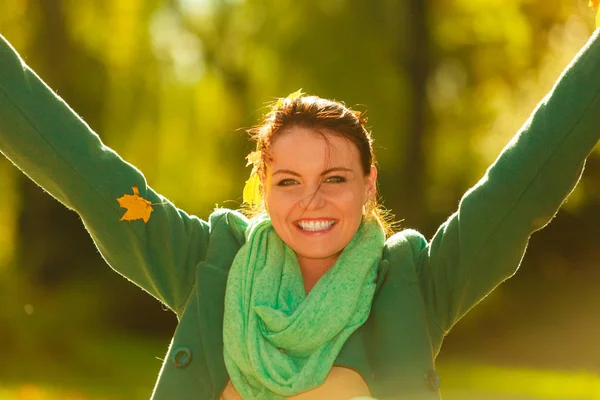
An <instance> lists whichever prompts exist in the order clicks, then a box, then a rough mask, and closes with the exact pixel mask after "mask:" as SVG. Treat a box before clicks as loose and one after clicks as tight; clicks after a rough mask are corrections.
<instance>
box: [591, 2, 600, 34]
mask: <svg viewBox="0 0 600 400" xmlns="http://www.w3.org/2000/svg"><path fill="white" fill-rule="evenodd" d="M598 5H600V0H590V2H589V6H590V7H597V8H598V9H597V10H596V28H600V7H598Z"/></svg>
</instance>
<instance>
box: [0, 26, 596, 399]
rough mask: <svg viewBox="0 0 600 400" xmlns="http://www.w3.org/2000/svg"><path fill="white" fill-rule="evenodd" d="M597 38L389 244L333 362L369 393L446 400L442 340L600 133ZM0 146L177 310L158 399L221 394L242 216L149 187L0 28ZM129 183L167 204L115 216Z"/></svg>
mask: <svg viewBox="0 0 600 400" xmlns="http://www.w3.org/2000/svg"><path fill="white" fill-rule="evenodd" d="M598 36H599V34H598V31H596V32H595V34H594V35H593V37H592V39H591V40H590V41H589V43H588V45H586V47H585V49H584V50H582V52H580V54H579V55H578V56H577V58H576V59H575V61H574V62H573V63H572V64H571V65H570V66H569V67H568V68H567V70H566V71H565V72H564V73H563V75H562V76H561V78H560V79H559V80H558V82H557V84H556V86H555V87H554V88H553V90H552V91H551V93H550V94H549V95H548V96H547V97H545V98H544V100H543V101H542V102H541V103H540V104H539V106H538V107H537V108H536V110H535V112H534V113H533V115H532V116H531V118H530V119H529V120H528V121H527V122H526V123H525V125H524V127H523V128H522V129H521V130H520V131H519V133H518V134H517V135H516V136H515V137H514V138H513V140H512V141H511V142H510V143H509V145H508V146H507V147H506V148H505V149H504V150H503V151H502V153H501V155H500V156H499V158H498V159H497V160H496V162H495V163H494V164H493V165H492V166H491V167H490V168H489V169H488V171H487V172H486V174H485V175H484V177H483V178H482V179H481V180H480V181H479V182H478V183H477V184H476V185H475V186H474V187H473V188H471V189H470V190H469V191H468V192H467V193H466V194H465V196H464V197H463V198H462V200H461V201H460V205H459V208H458V211H457V212H456V213H455V214H453V215H452V216H451V217H450V218H449V219H448V220H447V221H446V222H445V223H444V224H443V225H442V226H441V227H440V228H439V230H438V231H437V233H436V234H435V236H434V237H433V239H432V240H431V241H430V242H427V241H426V240H425V238H424V237H423V236H422V235H421V234H419V233H418V232H416V231H412V230H404V231H402V232H399V233H397V234H395V235H393V236H392V237H390V238H389V239H388V240H387V242H386V246H385V249H384V252H383V255H382V261H381V263H380V265H379V275H378V282H377V283H378V289H377V292H376V294H375V297H374V299H373V305H372V311H371V315H370V317H369V319H368V321H367V322H366V323H365V324H364V325H363V326H362V327H361V328H360V329H359V330H358V331H356V333H355V334H354V335H353V336H352V337H351V338H350V339H349V340H348V342H347V343H346V345H345V347H344V348H343V350H342V352H341V354H340V355H339V358H338V359H337V361H336V365H339V366H346V367H349V368H353V369H355V370H356V371H358V372H359V373H360V374H361V375H362V377H363V378H364V379H365V381H366V382H367V383H368V385H369V387H370V389H371V391H372V393H373V396H375V397H377V398H380V399H392V398H398V399H439V398H440V393H439V386H440V379H439V376H438V375H437V373H436V372H435V359H436V356H437V354H438V353H439V351H440V347H441V345H442V341H443V339H444V335H445V334H446V333H447V332H448V331H449V330H450V329H451V327H452V326H453V325H454V324H455V323H456V322H457V321H458V320H459V319H460V318H461V317H462V316H463V315H464V314H465V313H466V312H467V311H469V309H471V307H473V306H474V305H475V304H477V303H478V302H479V301H480V300H481V299H482V298H484V297H485V296H486V295H487V294H488V293H490V291H491V290H493V289H494V288H495V287H496V286H497V285H498V284H500V283H501V282H502V281H504V280H505V279H507V278H509V277H510V276H512V275H513V274H514V273H515V271H516V270H517V268H518V266H519V263H520V261H521V258H522V257H523V254H524V251H525V248H526V246H527V242H528V239H529V237H530V235H531V234H532V233H533V232H534V231H536V230H538V229H540V228H542V227H543V226H544V225H546V224H547V223H548V222H549V221H550V220H551V219H552V217H553V216H554V215H555V213H556V212H557V210H558V208H559V207H560V205H561V203H562V202H563V201H564V199H565V198H566V196H567V195H568V194H569V192H570V191H571V190H572V189H573V187H574V186H575V184H576V183H577V181H578V179H579V177H580V174H581V171H582V169H583V164H584V160H585V158H586V156H587V155H588V154H589V152H590V151H591V149H592V148H593V146H594V145H595V144H596V142H597V140H598V138H599V134H600V39H599V38H598ZM0 150H1V151H2V153H3V154H4V155H5V156H6V157H8V159H10V160H11V161H12V162H13V163H14V164H15V165H16V166H17V167H18V168H20V169H21V170H22V171H23V172H24V173H25V174H27V175H28V176H29V177H30V178H31V179H32V180H34V181H35V182H37V183H38V184H39V185H40V186H42V187H43V188H44V189H45V190H46V191H48V192H49V193H50V194H51V195H52V196H54V197H55V198H57V199H58V200H59V201H61V202H62V203H63V204H65V205H66V206H67V207H69V208H71V209H73V210H74V211H76V212H77V213H78V214H79V215H80V216H81V218H82V220H83V223H84V224H85V227H86V229H87V230H88V232H89V233H90V235H91V236H92V238H93V240H94V242H95V244H96V246H97V247H98V249H99V251H100V252H101V254H102V256H103V257H104V259H105V260H106V262H107V263H108V264H109V265H110V266H111V267H112V268H114V269H115V270H116V271H117V272H119V273H120V274H122V275H123V276H125V277H126V278H128V279H130V280H131V281H133V282H134V283H135V284H136V285H138V286H140V287H141V288H143V289H144V290H146V291H147V292H148V293H150V294H152V295H153V296H154V297H156V298H157V299H158V300H160V301H161V302H163V303H164V304H166V305H167V306H168V307H170V308H171V309H172V310H173V311H174V312H175V313H176V314H177V317H178V320H179V325H178V327H177V329H176V331H175V336H174V338H173V341H172V343H171V346H170V347H169V351H168V354H167V356H166V357H165V362H164V364H163V367H162V369H161V372H160V378H159V380H158V383H157V385H156V387H155V389H154V394H153V398H154V399H157V400H158V399H161V400H162V399H190V400H191V399H196V400H199V399H217V398H218V397H219V395H220V393H221V392H222V390H223V389H224V387H225V385H226V383H227V381H228V375H227V371H226V369H225V364H224V361H223V342H222V340H223V339H222V324H223V302H224V294H225V284H226V281H227V273H228V270H229V267H230V265H231V262H232V260H233V258H234V256H235V254H236V252H237V250H238V249H239V248H240V246H241V245H242V244H243V242H244V235H243V231H244V228H245V226H246V224H247V220H246V219H245V218H244V217H243V216H242V215H241V214H240V213H238V212H236V211H232V210H226V209H220V210H216V211H214V212H213V213H212V214H211V215H210V218H209V219H208V222H206V221H203V220H201V219H199V218H197V217H195V216H190V215H188V214H186V213H185V212H184V211H182V210H180V209H178V208H177V207H175V206H174V205H173V204H172V203H170V202H169V201H168V200H167V199H165V198H163V197H162V196H160V195H159V194H157V193H156V192H155V191H153V190H152V189H151V188H150V187H148V185H147V183H146V181H145V179H144V177H143V175H142V174H141V173H140V172H139V171H138V170H137V169H136V168H135V167H134V166H132V165H130V164H128V163H126V162H125V161H123V160H122V159H121V158H120V157H119V156H118V155H117V154H116V153H115V152H114V151H112V150H111V149H109V148H108V147H106V146H104V145H103V144H102V142H101V141H100V139H99V137H98V136H97V135H96V134H95V133H94V132H93V131H92V130H91V129H90V128H89V127H88V126H87V125H86V124H85V123H84V122H83V121H82V120H81V119H80V118H79V117H78V116H77V115H76V114H75V113H74V112H73V111H72V110H71V109H70V108H69V107H68V106H67V104H65V103H64V102H63V101H62V100H61V99H60V98H59V97H58V96H56V95H55V94H54V93H53V92H52V90H50V89H49V88H48V87H47V86H46V85H45V84H44V83H43V82H42V81H41V80H40V79H39V78H38V77H37V76H36V75H35V73H34V72H32V71H31V70H30V69H29V68H28V67H27V66H26V65H25V64H24V62H23V60H22V59H21V58H19V56H18V55H17V53H16V52H15V51H14V49H12V48H11V47H10V45H9V44H8V43H7V42H6V41H5V40H4V39H3V38H1V36H0ZM134 184H137V185H138V186H139V191H140V195H141V196H143V197H144V198H146V199H148V200H150V201H151V202H153V203H159V202H166V204H165V205H162V206H155V207H154V208H155V211H154V212H153V213H152V216H151V217H150V220H149V221H148V223H147V224H145V223H144V222H143V221H141V220H137V221H132V222H125V221H119V220H120V218H121V216H122V215H123V213H124V209H122V208H120V207H119V204H118V202H117V200H116V199H117V198H118V197H121V196H122V195H123V194H126V193H131V187H132V186H133V185H134ZM148 356H149V357H151V356H152V355H148Z"/></svg>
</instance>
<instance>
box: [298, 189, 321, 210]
mask: <svg viewBox="0 0 600 400" xmlns="http://www.w3.org/2000/svg"><path fill="white" fill-rule="evenodd" d="M325 203H326V200H325V197H324V196H323V194H322V193H321V191H320V190H319V188H317V189H316V190H312V191H310V192H309V193H308V194H306V196H305V197H304V198H303V199H302V200H300V202H299V206H300V207H301V208H302V209H303V210H304V209H306V210H307V211H312V210H318V209H320V208H323V207H324V206H325Z"/></svg>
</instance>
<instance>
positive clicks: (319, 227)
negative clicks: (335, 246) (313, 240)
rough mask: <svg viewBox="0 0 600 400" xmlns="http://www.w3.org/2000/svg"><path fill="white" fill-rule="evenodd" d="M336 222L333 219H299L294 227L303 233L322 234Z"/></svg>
mask: <svg viewBox="0 0 600 400" xmlns="http://www.w3.org/2000/svg"><path fill="white" fill-rule="evenodd" d="M336 223H337V221H336V220H333V219H318V220H300V221H297V222H296V223H295V225H296V227H297V228H298V229H300V231H302V232H303V233H307V234H322V233H327V232H329V231H330V230H331V229H332V228H333V227H334V226H335V224H336Z"/></svg>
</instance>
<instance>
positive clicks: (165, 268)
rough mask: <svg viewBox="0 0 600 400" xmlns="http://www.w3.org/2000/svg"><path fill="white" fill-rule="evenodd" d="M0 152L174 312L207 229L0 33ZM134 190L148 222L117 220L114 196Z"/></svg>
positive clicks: (202, 247) (129, 275)
mask: <svg viewBox="0 0 600 400" xmlns="http://www.w3.org/2000/svg"><path fill="white" fill-rule="evenodd" d="M0 151H1V152H2V153H3V154H4V155H5V156H6V157H7V158H8V159H9V160H10V161H12V162H13V163H14V164H15V165H16V166H17V167H18V168H19V169H21V171H23V172H24V173H25V174H26V175H27V176H28V177H29V178H31V179H32V180H33V181H34V182H36V183H37V184H38V185H40V186H41V187H42V188H44V189H45V190H46V191H47V192H48V193H50V194H51V195H52V196H53V197H55V198H56V199H58V200H59V201H60V202H61V203H63V204H64V205H65V206H67V207H68V208H70V209H72V210H74V211H76V212H77V213H78V214H79V215H80V216H81V218H82V219H83V223H84V225H85V227H86V229H87V230H88V232H89V233H90V235H91V236H92V238H93V239H94V242H95V243H96V246H97V247H98V249H99V250H100V253H101V254H102V256H103V257H104V259H105V260H106V261H107V262H108V264H109V265H110V266H111V267H112V268H114V269H115V270H116V271H117V272H119V273H120V274H122V275H124V276H125V277H127V278H128V279H130V280H132V281H133V282H134V283H136V284H137V285H139V286H140V287H142V288H143V289H145V290H146V291H148V292H149V293H150V294H152V295H153V296H154V297H156V298H157V299H159V300H160V301H162V302H163V303H165V304H166V305H167V306H168V307H170V308H171V309H173V310H174V311H176V312H177V311H178V310H179V308H180V307H182V306H183V305H184V302H185V300H186V299H187V298H188V295H189V294H190V291H191V289H192V287H193V286H194V283H195V267H196V264H197V263H198V262H200V261H202V260H203V259H204V257H205V253H206V248H207V244H208V237H209V232H210V227H209V225H208V223H206V222H205V221H203V220H201V219H199V218H196V217H194V216H189V215H187V214H186V213H185V212H183V211H181V210H179V209H177V208H176V207H175V206H174V205H173V204H172V203H170V202H169V201H168V200H166V199H165V198H163V197H162V196H160V195H159V194H157V193H156V192H155V191H153V190H152V189H151V188H149V187H148V185H147V183H146V180H145V179H144V176H143V175H142V174H141V173H140V172H139V171H138V170H137V169H136V168H135V167H134V166H132V165H130V164H128V163H127V162H125V161H124V160H123V159H121V158H120V157H119V156H118V155H117V154H116V153H115V152H114V151H113V150H111V149H110V148H108V147H106V146H105V145H104V144H103V143H102V142H101V140H100V138H99V137H98V135H96V134H95V133H94V132H93V131H92V130H91V129H90V128H89V127H88V126H87V125H86V123H85V122H84V121H82V120H81V118H79V116H78V115H77V114H75V112H73V111H72V110H71V109H70V108H69V106H68V105H67V104H66V103H65V102H64V101H63V100H62V99H61V98H59V97H58V96H57V95H56V94H55V93H54V92H53V91H52V90H51V89H50V88H49V87H48V86H46V85H45V83H44V82H43V81H42V80H41V79H40V78H39V77H38V76H37V75H36V74H35V73H34V72H33V71H32V70H31V69H30V68H29V67H28V66H27V65H25V63H24V62H23V60H22V59H21V58H20V57H19V55H18V54H17V52H16V51H15V50H14V49H13V48H12V47H11V46H10V44H9V43H8V42H7V41H6V40H5V39H4V38H3V37H2V36H1V35H0ZM134 185H137V186H138V188H139V193H140V195H141V196H142V197H144V198H145V199H147V200H148V201H150V202H152V203H165V204H162V205H156V206H154V207H153V208H154V212H153V213H152V214H151V217H150V219H149V220H148V222H147V223H144V222H143V221H142V220H136V221H120V219H121V217H122V216H123V214H124V213H125V211H126V210H125V209H123V208H120V205H119V202H118V201H117V198H118V197H121V196H123V195H124V194H131V191H132V186H134Z"/></svg>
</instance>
